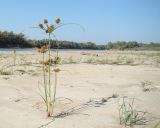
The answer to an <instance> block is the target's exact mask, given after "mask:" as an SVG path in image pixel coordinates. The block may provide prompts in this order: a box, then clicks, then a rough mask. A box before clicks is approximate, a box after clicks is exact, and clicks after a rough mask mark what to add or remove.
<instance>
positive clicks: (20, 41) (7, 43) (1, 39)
mask: <svg viewBox="0 0 160 128" xmlns="http://www.w3.org/2000/svg"><path fill="white" fill-rule="evenodd" d="M47 41H48V40H45V39H42V40H31V39H26V38H25V35H24V34H23V33H19V34H15V33H13V32H7V31H3V32H2V31H0V48H35V47H41V46H42V45H44V44H46V43H47ZM51 42H52V43H51V48H59V49H94V50H105V49H107V50H110V49H118V50H126V49H127V50H129V49H141V50H147V49H153V50H159V49H160V43H153V42H151V43H149V44H146V43H142V42H140V43H139V42H137V41H128V42H126V41H117V42H108V43H106V45H97V44H95V43H93V42H87V43H77V42H74V41H55V40H52V41H51Z"/></svg>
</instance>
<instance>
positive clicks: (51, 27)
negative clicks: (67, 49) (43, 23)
mask: <svg viewBox="0 0 160 128" xmlns="http://www.w3.org/2000/svg"><path fill="white" fill-rule="evenodd" d="M47 30H48V33H51V32H52V31H53V30H54V25H51V26H49V27H48V29H47Z"/></svg>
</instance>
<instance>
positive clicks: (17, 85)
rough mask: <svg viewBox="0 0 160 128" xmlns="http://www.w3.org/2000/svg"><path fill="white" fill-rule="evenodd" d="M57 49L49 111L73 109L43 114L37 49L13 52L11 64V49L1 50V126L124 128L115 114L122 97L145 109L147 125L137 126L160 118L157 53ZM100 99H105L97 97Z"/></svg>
mask: <svg viewBox="0 0 160 128" xmlns="http://www.w3.org/2000/svg"><path fill="white" fill-rule="evenodd" d="M59 54H60V56H61V58H62V64H61V65H60V69H61V71H60V72H59V74H58V76H59V78H58V90H57V101H56V106H55V111H54V113H55V115H58V114H59V113H62V112H70V111H71V110H73V107H75V109H74V110H73V111H71V112H70V113H68V115H65V116H64V117H63V116H60V117H57V118H54V119H52V118H46V113H45V107H44V103H43V100H42V99H41V97H40V96H39V92H40V90H39V89H38V85H40V83H42V82H43V75H42V68H41V64H39V61H41V58H42V55H41V54H39V53H37V52H36V51H29V52H27V51H25V52H17V53H16V66H13V53H12V52H0V66H1V75H0V128H53V127H55V128H123V127H125V126H124V125H120V123H119V113H118V108H119V102H120V101H121V100H122V98H123V97H126V98H128V99H131V98H135V102H134V105H135V108H136V109H137V110H142V111H145V112H147V114H146V119H147V120H148V122H147V123H146V125H137V126H136V128H153V126H154V125H155V124H156V123H157V122H158V121H160V110H159V107H160V66H159V64H160V61H159V60H160V59H159V54H160V53H159V52H138V51H137V52H136V51H135V52H132V51H129V52H127V51H107V52H106V51H65V52H62V51H61V52H60V53H59ZM52 55H53V56H54V53H52ZM46 57H47V56H46ZM5 73H6V74H5ZM53 79H54V76H53V75H52V81H53ZM143 85H144V86H143ZM103 98H104V99H107V100H106V101H105V102H101V101H102V99H103Z"/></svg>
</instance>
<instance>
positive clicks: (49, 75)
mask: <svg viewBox="0 0 160 128" xmlns="http://www.w3.org/2000/svg"><path fill="white" fill-rule="evenodd" d="M48 51H49V54H48V55H49V61H51V37H50V33H49V49H48ZM48 66H49V67H48V88H49V90H48V93H49V110H48V116H51V109H52V103H51V100H52V99H51V62H49V65H48Z"/></svg>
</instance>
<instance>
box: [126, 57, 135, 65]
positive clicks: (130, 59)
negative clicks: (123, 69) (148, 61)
mask: <svg viewBox="0 0 160 128" xmlns="http://www.w3.org/2000/svg"><path fill="white" fill-rule="evenodd" d="M133 62H134V60H133V58H126V64H132V63H133Z"/></svg>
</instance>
